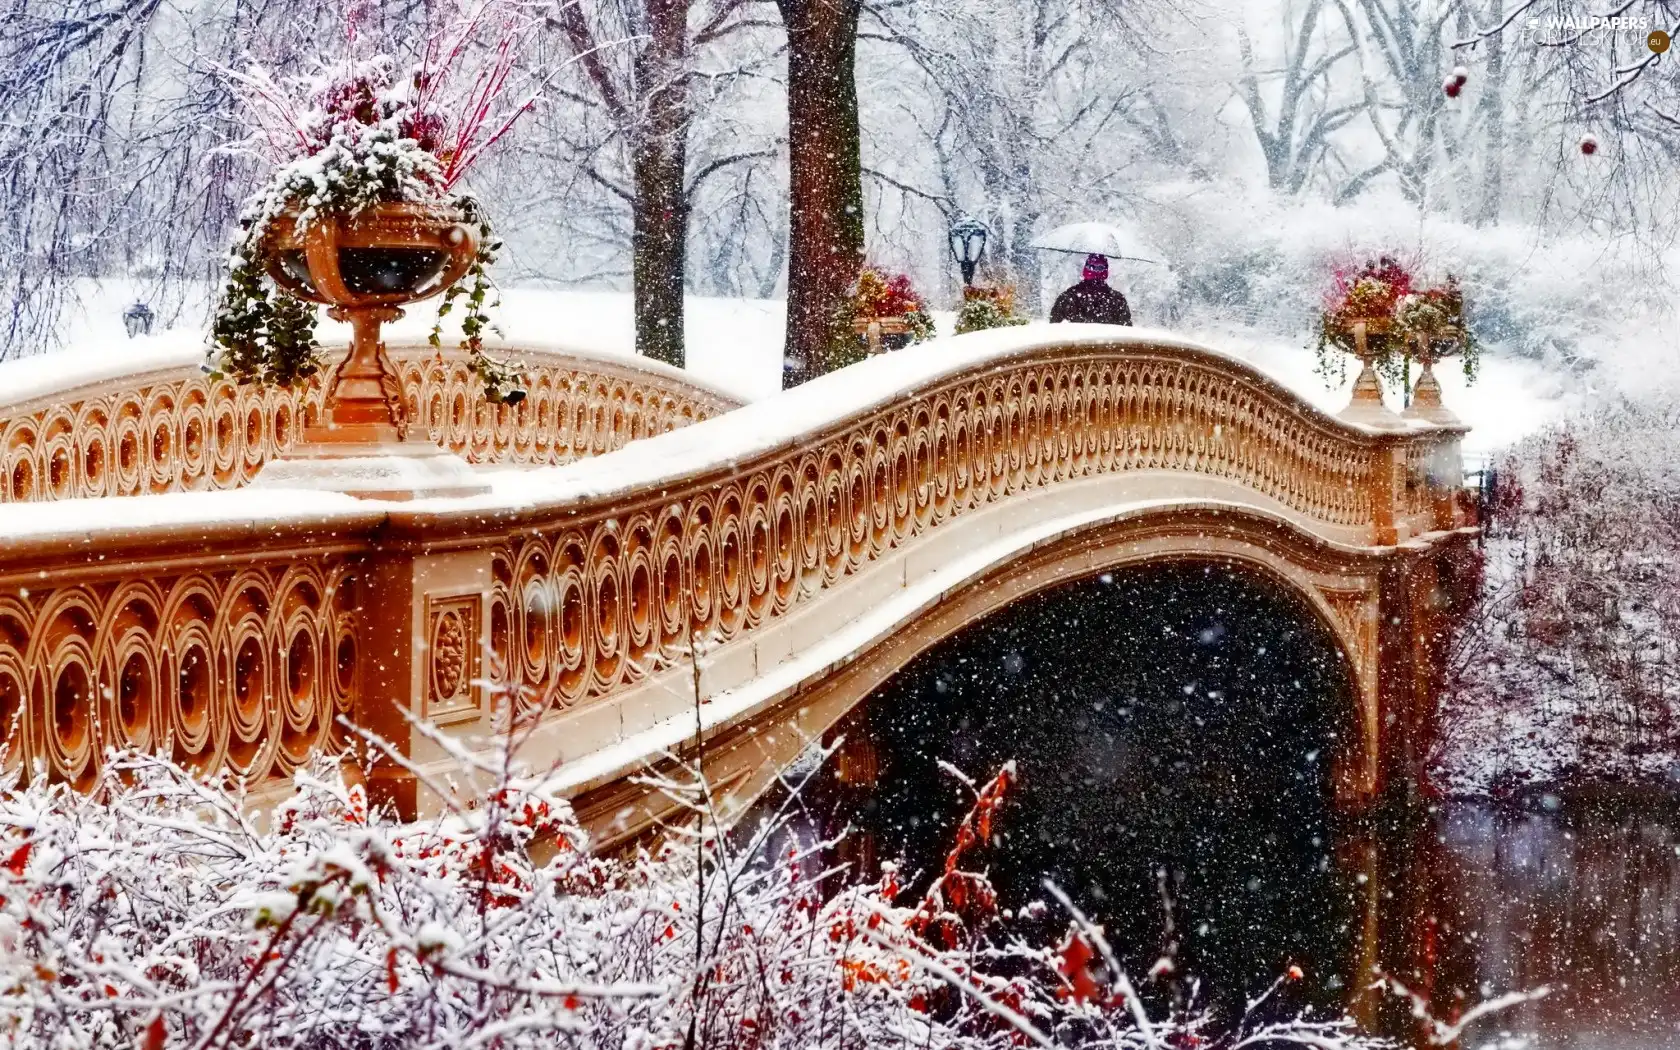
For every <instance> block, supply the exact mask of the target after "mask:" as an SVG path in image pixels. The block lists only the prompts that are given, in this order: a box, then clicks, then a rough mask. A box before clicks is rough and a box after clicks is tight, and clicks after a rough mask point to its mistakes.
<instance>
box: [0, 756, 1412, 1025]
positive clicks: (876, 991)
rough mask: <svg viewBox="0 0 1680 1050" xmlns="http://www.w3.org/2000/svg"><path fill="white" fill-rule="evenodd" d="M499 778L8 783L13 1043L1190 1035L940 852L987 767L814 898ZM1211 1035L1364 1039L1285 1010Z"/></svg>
mask: <svg viewBox="0 0 1680 1050" xmlns="http://www.w3.org/2000/svg"><path fill="white" fill-rule="evenodd" d="M503 757H505V756H503ZM496 764H497V763H496V762H495V761H492V762H489V763H485V764H483V765H481V766H479V768H478V770H477V771H478V772H480V773H482V772H485V771H486V770H489V769H491V768H494V767H495V766H496ZM501 768H503V769H504V770H505V769H507V768H511V766H510V765H509V764H507V763H502V764H501ZM492 783H496V784H499V786H496V787H493V788H492V789H491V790H490V791H489V792H488V793H487V794H486V795H485V797H484V799H483V802H482V805H479V806H476V807H474V808H471V809H460V810H453V811H451V812H449V813H447V814H446V815H444V816H442V817H440V818H438V819H435V820H431V821H422V822H418V823H407V824H403V823H397V822H394V821H391V820H386V819H382V818H381V817H379V816H378V815H377V814H374V813H370V812H369V810H368V807H367V803H366V800H365V795H364V793H363V791H362V789H361V788H360V787H359V786H356V785H355V784H353V783H347V782H346V780H345V779H344V778H343V777H342V776H341V775H340V774H339V771H338V767H337V766H334V765H332V764H328V763H320V764H317V766H316V767H315V768H314V769H313V770H312V771H311V772H310V773H308V774H307V775H299V776H298V778H297V789H298V790H297V794H296V796H295V798H293V799H292V800H291V801H289V802H287V803H286V804H284V805H283V806H281V807H280V808H279V809H278V810H277V811H276V812H275V813H273V814H272V819H270V820H268V821H266V822H265V823H259V822H258V821H257V819H256V818H255V817H254V816H253V814H252V813H250V812H249V811H248V810H247V809H246V807H245V804H244V803H245V800H244V799H243V798H242V797H241V796H240V795H239V793H238V792H236V791H233V790H229V789H227V788H224V787H219V786H215V785H211V784H207V783H204V782H202V781H199V780H197V779H195V778H194V777H193V776H192V775H191V774H189V773H187V772H186V771H184V770H182V769H180V768H179V767H177V766H174V765H172V764H170V763H169V762H167V761H164V760H162V759H157V758H151V757H147V756H142V755H134V754H128V755H112V756H111V758H110V761H109V762H108V763H107V765H106V767H105V772H104V774H103V776H102V779H101V780H100V781H99V783H98V785H97V786H96V788H95V789H94V790H93V791H92V792H91V793H90V794H87V795H81V794H77V793H75V792H73V791H71V790H69V789H68V788H67V787H65V786H63V785H48V784H43V783H39V782H37V783H34V784H31V785H30V786H28V787H24V788H15V789H12V790H9V791H7V792H5V793H4V794H3V795H0V897H3V898H4V905H3V909H0V1029H3V1031H4V1038H5V1039H6V1040H7V1045H8V1046H13V1047H18V1048H20V1050H34V1048H41V1050H46V1048H55V1050H56V1048H68V1047H78V1048H81V1047H140V1048H143V1050H162V1048H165V1047H194V1048H211V1047H230V1046H262V1047H267V1048H276V1050H279V1048H327V1047H335V1048H336V1047H355V1048H387V1047H389V1048H398V1047H401V1048H416V1047H435V1048H439V1050H442V1048H449V1050H468V1048H474V1047H499V1048H516V1047H552V1046H557V1045H564V1046H575V1047H607V1046H611V1047H621V1048H631V1047H634V1048H654V1047H673V1048H674V1047H799V1048H805V1047H836V1048H839V1047H858V1048H863V1047H883V1046H916V1047H924V1046H925V1047H957V1048H982V1047H998V1048H1002V1047H1013V1046H1022V1045H1039V1046H1050V1045H1056V1046H1064V1047H1093V1048H1094V1047H1122V1046H1124V1047H1147V1046H1156V1047H1158V1046H1165V1045H1173V1046H1180V1045H1190V1044H1189V1043H1188V1042H1185V1041H1181V1040H1183V1039H1187V1038H1189V1037H1190V1035H1191V1033H1194V1032H1197V1031H1201V1027H1200V1025H1199V1023H1198V1022H1195V1021H1193V1020H1191V1019H1184V1018H1171V1019H1164V1020H1157V1021H1152V1020H1151V1019H1150V1018H1149V1017H1148V1016H1147V1015H1146V1014H1145V1013H1144V1010H1143V1007H1142V1006H1141V1004H1140V1001H1139V999H1138V998H1137V996H1136V995H1134V994H1132V990H1131V986H1130V985H1129V984H1128V983H1127V981H1126V978H1125V976H1124V975H1123V974H1121V973H1120V972H1119V970H1118V967H1117V966H1115V965H1114V964H1113V961H1112V960H1113V956H1112V953H1111V952H1110V951H1109V950H1108V948H1107V945H1106V944H1105V943H1104V942H1103V940H1102V934H1101V931H1100V929H1098V928H1096V927H1093V926H1091V925H1089V924H1088V923H1084V922H1083V921H1082V920H1081V921H1080V922H1079V923H1078V924H1077V925H1076V928H1074V929H1073V930H1071V931H1070V933H1069V935H1068V937H1067V938H1066V940H1064V941H1063V942H1062V943H1061V944H1060V945H1059V946H1058V947H1031V946H1028V945H1026V944H1024V943H1022V942H1021V941H1019V940H1017V939H1015V938H1014V937H1012V936H1011V935H1009V933H1008V931H1007V929H1006V928H1005V927H1004V926H1003V925H1001V922H1000V919H999V916H998V913H997V911H996V909H995V906H994V902H995V898H994V897H993V895H992V893H991V890H990V886H989V884H988V883H987V881H986V879H985V878H984V876H982V875H979V874H975V873H972V872H969V871H966V870H964V868H963V866H962V863H961V862H962V861H964V860H965V859H967V854H969V853H971V851H974V850H978V849H981V848H983V847H984V846H985V845H986V843H987V842H988V841H989V839H990V834H991V833H990V822H991V820H992V818H993V814H994V812H995V810H996V809H997V807H998V806H999V805H1000V804H1001V802H1002V800H1003V795H1004V792H1005V789H1006V788H1007V786H1008V773H1007V771H1006V772H1005V773H1004V774H1002V775H1000V777H999V778H997V779H996V780H994V781H993V782H992V783H991V784H990V785H988V786H987V787H985V788H984V789H982V790H980V791H979V792H978V793H977V798H976V805H975V809H974V811H973V813H971V814H970V816H969V818H968V820H967V821H966V822H965V823H964V825H963V826H962V828H961V830H960V833H959V840H958V843H957V846H956V848H954V849H953V850H952V853H951V855H950V858H949V860H948V862H947V864H946V867H945V870H944V872H943V873H942V874H941V875H940V876H939V878H938V879H936V881H935V882H934V884H933V886H932V887H931V888H930V889H929V890H928V891H927V892H926V893H925V894H923V895H921V896H920V897H915V898H912V899H910V900H909V901H908V903H904V902H900V901H899V900H898V898H899V896H900V892H899V890H898V888H897V886H896V885H895V884H894V876H893V873H892V872H891V870H890V869H889V871H888V872H887V874H886V876H885V878H884V880H883V881H881V882H878V883H873V884H855V883H854V884H852V885H849V886H846V887H844V888H842V889H841V890H840V891H839V892H837V893H832V894H828V895H825V894H824V893H823V892H822V886H823V880H824V877H825V876H827V877H829V878H832V873H830V872H825V871H823V870H822V869H821V865H820V863H819V862H818V860H817V858H818V857H819V856H820V852H819V849H820V847H821V845H822V844H820V843H805V844H799V843H797V842H796V841H794V839H793V837H792V836H790V835H789V834H788V833H787V829H786V827H785V825H783V824H781V823H780V822H779V821H776V820H770V821H767V822H766V823H765V825H764V826H763V827H762V828H760V829H758V833H757V834H756V835H752V836H748V837H747V841H745V842H744V843H743V844H739V845H737V844H732V841H731V839H730V838H729V837H725V836H718V835H715V834H710V833H707V834H699V833H695V832H692V831H685V830H683V829H680V828H678V829H672V830H671V831H670V832H669V834H668V836H667V839H666V844H665V845H664V846H663V847H661V848H660V849H658V850H657V851H655V852H652V853H649V852H645V851H644V852H640V853H638V854H636V855H635V856H632V857H627V858H620V859H601V858H594V857H591V856H590V855H589V854H588V853H587V851H586V843H585V840H584V836H583V834H582V832H581V831H580V830H579V827H578V825H577V823H576V821H575V820H574V818H573V816H572V814H571V811H570V809H569V807H568V806H567V804H566V803H565V802H564V801H563V800H561V799H559V798H555V797H552V796H549V795H547V794H545V793H544V792H543V791H542V790H541V789H540V788H538V787H536V786H534V785H531V784H522V783H519V782H516V781H514V780H511V779H509V778H507V777H505V776H504V777H502V778H501V779H500V780H493V781H492ZM666 786H667V788H668V789H669V790H672V791H675V792H678V793H679V794H681V793H683V792H685V791H690V789H688V788H685V787H683V786H682V785H680V784H675V785H673V784H667V785H666ZM684 797H686V798H688V801H689V802H690V804H691V805H697V806H701V805H703V802H704V795H703V793H700V794H694V793H692V792H691V793H690V794H688V795H686V796H684ZM698 811H701V812H703V809H702V810H698ZM700 826H701V827H707V826H708V825H707V824H706V822H705V821H704V820H702V821H701V823H700ZM770 841H775V842H777V843H778V844H779V845H778V846H777V847H776V848H775V849H773V850H772V849H770V848H768V847H767V846H766V845H765V844H766V843H768V842H770ZM789 842H793V843H794V844H793V845H791V846H789V845H787V844H788V843H789ZM538 858H542V859H538ZM1070 909H1071V906H1070ZM1075 914H1077V913H1075ZM1105 960H1106V962H1105ZM1290 976H1291V975H1285V976H1284V977H1280V979H1279V981H1280V983H1281V982H1283V981H1284V980H1287V979H1289V977H1290ZM1197 1038H1202V1037H1200V1036H1198V1037H1197ZM1228 1038H1229V1041H1230V1044H1234V1043H1235V1042H1237V1041H1238V1040H1240V1039H1244V1038H1247V1039H1249V1040H1251V1042H1250V1043H1249V1044H1246V1045H1253V1044H1254V1043H1255V1042H1260V1043H1264V1044H1265V1045H1268V1046H1291V1045H1294V1046H1310V1047H1317V1048H1320V1050H1325V1048H1330V1050H1334V1048H1341V1047H1357V1046H1376V1045H1386V1044H1380V1043H1379V1042H1376V1041H1372V1040H1367V1039H1365V1038H1364V1037H1361V1036H1358V1035H1356V1034H1355V1033H1354V1030H1353V1028H1352V1025H1351V1023H1350V1022H1348V1021H1346V1020H1335V1021H1316V1020H1312V1019H1304V1018H1303V1019H1292V1020H1290V1019H1286V1020H1281V1021H1262V1020H1259V1019H1252V1020H1249V1021H1246V1022H1244V1024H1243V1026H1242V1028H1241V1029H1240V1030H1239V1031H1238V1032H1237V1033H1235V1034H1234V1035H1232V1036H1230V1037H1228ZM1230 1044H1228V1045H1230Z"/></svg>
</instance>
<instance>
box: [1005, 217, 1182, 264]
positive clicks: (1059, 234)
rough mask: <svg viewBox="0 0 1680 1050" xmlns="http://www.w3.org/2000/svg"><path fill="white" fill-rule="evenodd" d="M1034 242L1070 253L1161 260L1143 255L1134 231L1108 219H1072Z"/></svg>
mask: <svg viewBox="0 0 1680 1050" xmlns="http://www.w3.org/2000/svg"><path fill="white" fill-rule="evenodd" d="M1032 246H1033V247H1034V248H1039V249H1041V250H1043V251H1047V252H1067V253H1069V254H1070V255H1106V256H1108V257H1109V258H1110V259H1130V260H1131V261H1133V262H1147V263H1156V264H1160V262H1161V261H1160V260H1159V259H1151V258H1148V257H1147V256H1145V255H1143V254H1142V251H1143V249H1142V248H1140V247H1139V246H1138V242H1137V239H1136V238H1134V237H1133V236H1132V235H1131V234H1130V233H1127V232H1126V231H1125V230H1122V229H1121V228H1120V227H1118V226H1115V225H1112V224H1110V223H1106V222H1070V223H1068V224H1067V225H1065V226H1058V227H1056V228H1055V229H1053V230H1051V231H1050V232H1049V233H1046V234H1045V235H1043V236H1042V237H1040V238H1039V239H1038V240H1036V241H1034V242H1033V244H1032Z"/></svg>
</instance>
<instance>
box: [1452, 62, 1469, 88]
mask: <svg viewBox="0 0 1680 1050" xmlns="http://www.w3.org/2000/svg"><path fill="white" fill-rule="evenodd" d="M1452 78H1453V79H1454V80H1456V81H1458V86H1459V87H1463V86H1464V84H1465V82H1466V81H1468V80H1469V79H1470V71H1469V70H1468V69H1465V68H1464V67H1463V66H1454V67H1453V71H1452Z"/></svg>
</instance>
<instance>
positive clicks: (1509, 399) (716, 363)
mask: <svg viewBox="0 0 1680 1050" xmlns="http://www.w3.org/2000/svg"><path fill="white" fill-rule="evenodd" d="M87 301H88V306H87V308H86V309H85V310H83V311H82V312H81V313H80V314H79V315H78V316H77V317H76V318H75V320H74V322H73V324H72V325H71V327H70V331H69V333H68V337H67V339H66V345H65V346H64V347H63V348H62V349H59V350H56V351H53V354H55V355H56V354H78V355H85V354H109V353H112V352H113V351H118V352H121V351H124V350H130V351H141V349H142V346H141V344H139V343H135V342H131V341H130V340H129V339H128V338H127V336H126V334H125V333H124V331H123V327H122V319H121V316H120V315H121V313H122V307H123V305H124V304H125V303H127V302H130V301H132V292H131V291H130V290H129V289H128V288H125V287H122V286H120V285H115V286H108V287H105V288H103V289H101V290H100V291H99V292H98V293H96V294H93V295H89V296H88V297H87ZM496 316H497V320H498V322H499V323H500V325H501V326H502V329H503V330H504V331H505V332H506V333H507V334H508V336H509V338H510V339H511V340H512V341H513V342H515V343H517V342H518V341H519V340H520V339H521V338H524V339H530V340H542V341H545V342H553V343H557V344H559V345H561V346H567V347H575V348H577V349H580V350H589V351H595V352H598V353H608V354H624V355H629V354H632V353H633V352H634V346H635V335H634V322H633V318H632V315H631V309H630V297H629V296H628V295H627V294H624V293H620V292H606V291H582V290H564V291H560V290H548V289H537V288H512V289H507V290H505V291H504V293H503V304H502V308H501V309H500V311H497V313H496ZM784 316H785V314H784V307H783V304H782V302H781V301H780V300H746V299H712V298H703V297H692V298H690V299H689V301H688V318H687V336H688V355H689V368H690V369H691V370H692V371H693V372H694V373H695V374H696V375H698V376H699V377H701V378H703V379H707V380H710V381H711V382H713V383H715V384H717V385H718V386H720V387H722V388H724V389H725V390H728V391H730V392H731V393H735V394H737V395H739V396H740V397H742V398H745V399H747V400H757V399H759V398H763V397H767V396H769V395H771V394H774V393H775V392H776V391H778V390H779V389H780V388H781V371H782V368H781V361H782V326H783V323H784ZM935 316H936V319H937V321H938V322H939V325H940V328H941V330H943V331H949V330H950V325H951V323H952V318H951V315H949V314H936V315H935ZM432 320H433V314H432V309H431V305H430V304H428V303H422V304H420V305H419V306H417V307H414V308H412V309H410V310H409V312H408V316H407V317H405V318H404V319H403V320H401V321H398V322H397V323H395V324H394V325H391V326H389V327H388V328H387V332H388V334H389V335H390V336H391V337H394V338H417V339H418V338H424V337H425V336H426V335H427V334H428V333H429V332H430V330H431V324H432ZM1139 321H1140V323H1143V324H1148V323H1149V318H1147V317H1140V318H1139ZM201 331H202V326H201V323H199V322H196V321H192V320H187V321H183V323H182V324H180V325H179V326H177V328H175V329H173V330H167V331H163V332H160V333H158V334H156V335H154V336H152V337H151V339H149V340H146V341H145V344H146V348H147V350H148V351H153V352H155V351H159V350H162V349H163V348H165V347H179V346H181V345H182V344H183V343H190V342H193V341H196V340H199V339H201V338H202V336H201V335H200V332H201ZM345 334H346V333H345V331H344V328H343V326H340V325H336V324H334V323H332V322H325V323H324V324H323V326H322V335H323V336H324V337H329V338H330V337H334V336H337V337H343V335H345ZM1181 334H1183V335H1185V336H1187V337H1189V338H1192V339H1195V340H1197V341H1200V342H1203V343H1206V344H1208V345H1210V346H1213V347H1216V348H1218V349H1221V350H1224V351H1227V352H1228V353H1231V354H1234V355H1236V356H1238V357H1241V358H1243V359H1244V360H1247V361H1249V362H1251V363H1252V364H1253V365H1254V366H1255V367H1257V368H1259V369H1260V370H1262V371H1264V372H1265V373H1267V374H1268V375H1270V376H1272V377H1273V378H1274V379H1277V380H1278V381H1280V382H1282V383H1284V384H1285V385H1286V386H1288V387H1290V388H1292V389H1293V390H1295V391H1296V392H1298V393H1299V394H1301V395H1302V396H1303V397H1305V398H1307V399H1308V400H1309V401H1311V402H1312V403H1313V404H1316V405H1318V406H1319V407H1321V408H1323V409H1325V410H1326V411H1330V412H1334V411H1337V410H1338V409H1340V408H1342V407H1343V406H1344V405H1345V404H1347V398H1348V394H1347V385H1351V382H1352V376H1353V370H1352V369H1350V370H1349V373H1348V383H1347V384H1345V385H1344V386H1342V387H1339V388H1335V389H1331V388H1328V387H1326V385H1325V383H1324V381H1323V380H1322V379H1321V378H1319V377H1318V376H1317V375H1315V374H1314V372H1313V367H1314V355H1313V354H1312V352H1311V351H1310V350H1309V349H1307V348H1306V342H1307V339H1306V335H1305V333H1300V334H1293V335H1291V334H1284V335H1279V334H1277V333H1271V332H1265V331H1261V330H1259V329H1256V328H1253V327H1247V326H1240V325H1233V326H1226V327H1203V328H1195V329H1190V330H1186V331H1184V332H1183V333H1181ZM906 352H908V353H914V352H915V350H914V349H913V348H912V349H911V350H909V351H906ZM137 356H139V355H137ZM43 368H48V369H49V370H50V366H45V364H44V362H39V361H37V362H32V363H31V364H30V365H29V366H24V365H0V399H4V398H5V396H6V393H7V390H6V388H7V387H8V386H11V385H12V383H11V382H8V377H9V376H11V377H13V379H12V382H17V381H18V379H19V378H20V377H21V374H22V373H21V372H20V371H16V370H17V369H24V370H26V371H29V372H36V371H40V370H42V369H43ZM1440 378H1441V385H1442V387H1443V388H1444V395H1443V396H1444V399H1445V401H1446V403H1447V405H1448V407H1450V408H1451V409H1452V410H1453V411H1454V412H1456V413H1457V414H1458V415H1459V416H1460V417H1461V418H1462V419H1463V420H1464V421H1465V422H1466V423H1468V424H1469V425H1470V426H1471V427H1472V428H1473V429H1472V430H1471V433H1470V435H1469V436H1468V437H1467V438H1466V440H1465V446H1464V447H1465V452H1466V454H1467V456H1468V457H1469V458H1470V459H1472V460H1476V459H1480V458H1482V457H1484V456H1486V455H1487V454H1488V453H1490V452H1492V451H1494V450H1496V449H1499V448H1502V447H1504V446H1506V445H1509V444H1511V443H1512V442H1513V441H1516V440H1517V439H1519V438H1521V437H1522V436H1524V435H1525V434H1528V433H1531V432H1532V431H1534V430H1535V429H1536V428H1538V427H1539V426H1541V425H1543V424H1544V423H1546V422H1547V421H1548V420H1550V419H1553V418H1555V417H1556V416H1557V415H1559V414H1560V413H1561V412H1563V411H1566V410H1567V409H1568V408H1570V407H1572V406H1573V405H1574V404H1575V403H1576V401H1577V397H1576V396H1575V395H1574V392H1573V391H1571V390H1570V388H1569V386H1568V384H1567V382H1566V380H1565V379H1564V378H1563V377H1559V376H1557V375H1554V374H1551V373H1548V372H1546V371H1544V370H1543V369H1542V368H1541V367H1540V366H1538V365H1536V364H1534V363H1532V362H1530V361H1524V360H1512V359H1506V358H1500V357H1497V356H1491V355H1490V357H1489V358H1488V359H1487V360H1485V361H1484V362H1483V365H1482V374H1481V378H1480V379H1479V380H1478V381H1477V382H1476V384H1475V385H1473V386H1466V384H1465V380H1464V377H1463V376H1462V375H1461V374H1460V373H1459V371H1458V369H1457V368H1456V366H1455V365H1453V364H1451V363H1449V364H1448V365H1447V366H1446V367H1445V368H1443V369H1441V376H1440ZM1392 401H1393V398H1392V396H1391V402H1392ZM1395 407H1396V408H1398V407H1399V406H1398V404H1396V405H1395Z"/></svg>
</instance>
